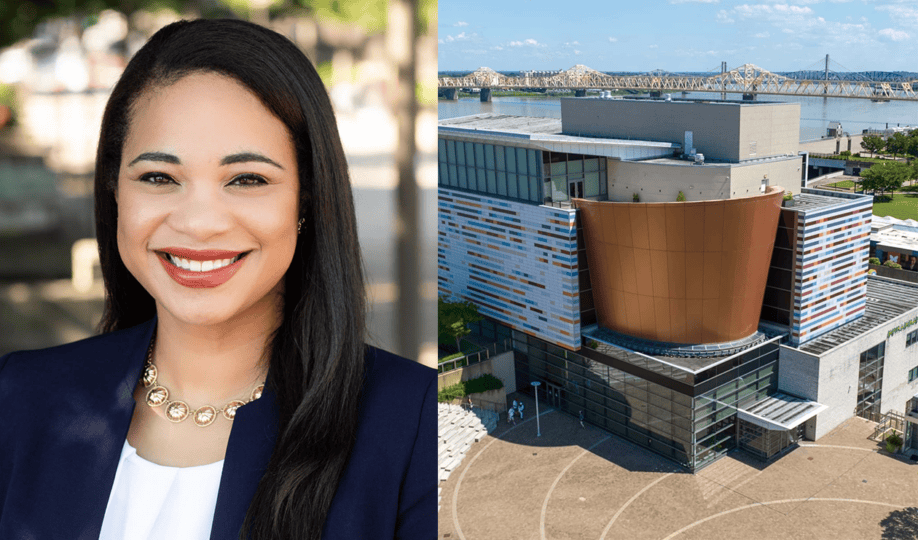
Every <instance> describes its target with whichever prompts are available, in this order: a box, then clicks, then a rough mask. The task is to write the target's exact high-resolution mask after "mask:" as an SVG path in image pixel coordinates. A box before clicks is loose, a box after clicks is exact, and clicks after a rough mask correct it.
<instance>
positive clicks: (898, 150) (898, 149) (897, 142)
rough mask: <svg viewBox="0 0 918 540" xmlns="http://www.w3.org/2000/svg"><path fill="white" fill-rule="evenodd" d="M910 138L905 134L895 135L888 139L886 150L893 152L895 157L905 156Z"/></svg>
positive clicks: (897, 133)
mask: <svg viewBox="0 0 918 540" xmlns="http://www.w3.org/2000/svg"><path fill="white" fill-rule="evenodd" d="M908 145H909V138H908V136H907V135H906V134H904V133H899V132H896V133H893V134H892V135H890V136H889V138H888V139H886V150H887V151H889V152H892V155H893V157H896V156H897V155H898V154H904V153H905V151H906V150H908Z"/></svg>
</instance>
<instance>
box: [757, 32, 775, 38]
mask: <svg viewBox="0 0 918 540" xmlns="http://www.w3.org/2000/svg"><path fill="white" fill-rule="evenodd" d="M753 37H757V38H767V37H771V34H769V33H768V32H759V33H758V34H754V35H753Z"/></svg>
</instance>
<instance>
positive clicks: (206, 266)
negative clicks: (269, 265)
mask: <svg viewBox="0 0 918 540" xmlns="http://www.w3.org/2000/svg"><path fill="white" fill-rule="evenodd" d="M166 257H167V258H168V259H169V262H171V263H172V264H174V265H175V266H178V267H179V268H182V269H184V270H189V271H191V272H210V271H211V270H217V269H218V268H223V267H224V266H228V265H230V264H233V263H234V262H236V261H238V260H239V259H241V258H242V254H239V255H237V256H236V257H233V258H232V259H218V260H212V261H190V260H187V259H182V258H179V257H176V256H174V255H171V254H169V253H166Z"/></svg>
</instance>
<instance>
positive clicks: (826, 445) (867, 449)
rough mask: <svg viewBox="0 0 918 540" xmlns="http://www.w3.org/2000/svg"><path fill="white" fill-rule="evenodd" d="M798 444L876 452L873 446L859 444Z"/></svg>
mask: <svg viewBox="0 0 918 540" xmlns="http://www.w3.org/2000/svg"><path fill="white" fill-rule="evenodd" d="M798 445H799V446H800V448H838V449H841V450H862V451H864V452H873V453H877V451H876V450H875V449H873V448H861V447H859V446H838V445H834V444H800V443H798Z"/></svg>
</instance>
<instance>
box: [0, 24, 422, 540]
mask: <svg viewBox="0 0 918 540" xmlns="http://www.w3.org/2000/svg"><path fill="white" fill-rule="evenodd" d="M95 199H96V201H95V202H96V230H97V238H98V241H99V252H100V260H101V264H102V271H103V277H104V280H105V288H106V300H105V313H104V316H103V320H102V323H101V329H102V331H103V332H104V333H103V334H102V335H100V336H96V337H94V338H91V339H88V340H84V341H81V342H77V343H73V344H69V345H65V346H61V347H56V348H52V349H46V350H42V351H30V352H20V353H13V354H11V355H7V356H5V357H3V358H0V410H3V411H4V415H3V416H2V417H0V538H26V537H28V538H100V537H101V538H106V539H108V538H119V539H120V538H188V539H199V538H201V539H203V538H213V539H217V538H220V539H223V538H253V539H268V538H270V539H284V538H297V539H300V538H311V539H317V538H320V537H321V538H370V537H372V538H386V537H403V538H430V537H433V536H434V535H435V534H436V533H435V530H436V529H435V528H436V524H435V523H436V522H435V519H436V516H435V512H436V508H435V505H436V502H435V501H436V499H435V496H436V479H435V474H436V465H435V464H436V449H435V448H436V447H435V445H436V442H435V435H434V433H435V431H434V430H435V422H436V420H435V414H436V413H435V409H434V405H433V403H434V396H433V388H434V387H433V383H434V376H433V370H431V369H429V368H425V367H422V366H420V365H418V364H415V363H414V362H409V361H407V360H404V359H400V358H398V357H395V356H393V355H390V354H388V353H385V352H383V351H378V350H376V349H373V348H371V347H367V346H365V345H364V333H363V331H364V327H363V321H364V283H363V279H362V273H361V267H360V258H359V249H358V244H357V238H356V224H355V218H354V210H353V205H352V200H351V192H350V185H349V182H348V176H347V170H346V163H345V159H344V154H343V151H342V149H341V144H340V140H339V138H338V134H337V130H336V127H335V118H334V115H333V113H332V110H331V105H330V103H329V100H328V96H327V94H326V92H325V90H324V88H323V86H322V83H321V80H320V79H319V77H318V75H317V74H316V72H315V70H314V69H313V67H312V66H311V64H310V63H309V61H308V60H307V59H306V58H305V56H303V54H302V53H301V52H300V51H299V50H298V49H297V48H296V47H295V46H294V45H293V44H292V43H290V42H289V41H288V40H287V39H285V38H284V37H282V36H280V35H278V34H276V33H274V32H271V31H269V30H266V29H263V28H261V27H258V26H256V25H253V24H250V23H245V22H241V21H232V20H219V21H214V20H210V21H208V20H198V21H192V22H187V21H183V22H179V23H175V24H172V25H169V26H167V27H166V28H164V29H162V30H161V31H159V32H157V33H156V35H154V36H153V37H152V38H151V39H150V41H149V42H148V43H147V45H145V46H144V47H143V49H141V50H140V51H139V52H138V53H137V54H136V55H135V57H134V58H133V59H132V60H131V62H130V63H129V64H128V66H127V68H126V69H125V71H124V74H123V75H122V77H121V80H120V81H119V82H118V84H117V85H116V87H115V88H114V90H113V92H112V95H111V98H110V100H109V103H108V106H107V108H106V111H105V115H104V118H103V123H102V130H101V136H100V140H99V148H98V154H97V163H96V180H95ZM393 404H395V405H394V406H393ZM100 535H101V536H100Z"/></svg>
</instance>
